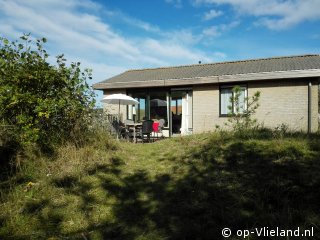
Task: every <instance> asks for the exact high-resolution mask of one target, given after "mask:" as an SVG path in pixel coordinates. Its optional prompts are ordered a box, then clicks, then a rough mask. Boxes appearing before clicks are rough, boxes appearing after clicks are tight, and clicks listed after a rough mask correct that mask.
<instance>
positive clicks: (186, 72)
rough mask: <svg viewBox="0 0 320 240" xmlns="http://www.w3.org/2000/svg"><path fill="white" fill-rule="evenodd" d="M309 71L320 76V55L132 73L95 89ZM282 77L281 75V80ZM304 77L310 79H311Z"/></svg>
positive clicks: (99, 85)
mask: <svg viewBox="0 0 320 240" xmlns="http://www.w3.org/2000/svg"><path fill="white" fill-rule="evenodd" d="M305 70H313V71H311V75H312V76H320V55H302V56H289V57H274V58H264V59H253V60H243V61H234V62H219V63H209V64H196V65H187V66H178V67H163V68H150V69H138V70H129V71H126V72H124V73H122V74H119V75H117V76H114V77H112V78H109V79H107V80H104V81H102V82H100V83H97V84H94V86H93V87H94V88H95V89H108V88H132V87H146V86H148V87H152V86H165V85H167V86H169V85H171V86H174V85H183V84H184V85H188V84H198V83H199V84H201V83H209V82H219V81H224V82H227V81H232V80H233V81H236V80H238V81H243V80H246V79H247V78H248V80H254V77H256V79H257V80H259V79H262V78H261V76H260V75H261V74H263V78H265V79H269V78H271V79H272V78H284V77H285V76H284V74H286V76H288V77H294V75H292V74H287V73H288V72H291V73H295V74H296V75H297V73H301V72H304V74H306V72H305ZM271 73H273V74H271ZM275 73H277V74H275ZM279 74H281V76H280V75H279ZM272 76H274V77H272ZM303 76H305V77H308V76H309V75H308V74H307V75H303ZM303 76H301V77H303ZM251 78H253V79H251ZM177 80H179V81H177ZM190 80H192V81H190Z"/></svg>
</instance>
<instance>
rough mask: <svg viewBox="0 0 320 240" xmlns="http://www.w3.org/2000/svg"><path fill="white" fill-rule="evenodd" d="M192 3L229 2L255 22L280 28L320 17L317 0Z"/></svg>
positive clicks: (203, 0) (200, 1)
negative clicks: (254, 19)
mask: <svg viewBox="0 0 320 240" xmlns="http://www.w3.org/2000/svg"><path fill="white" fill-rule="evenodd" d="M193 2H194V4H196V5H199V4H204V3H205V4H214V5H217V4H218V5H219V4H220V5H221V4H229V5H231V6H232V7H233V8H234V10H235V11H236V12H238V13H240V14H243V15H252V16H256V17H258V18H259V20H258V21H257V24H260V25H264V26H266V27H268V28H269V29H275V30H281V29H287V28H290V27H293V26H295V25H297V24H299V23H301V22H304V21H313V20H318V19H320V11H319V9H320V1H319V0H194V1H193Z"/></svg>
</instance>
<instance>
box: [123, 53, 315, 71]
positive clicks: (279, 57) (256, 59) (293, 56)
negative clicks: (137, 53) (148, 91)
mask: <svg viewBox="0 0 320 240" xmlns="http://www.w3.org/2000/svg"><path fill="white" fill-rule="evenodd" d="M316 56H320V54H304V55H291V56H275V57H268V58H253V59H245V60H236V61H226V62H213V63H202V64H190V65H180V66H167V67H156V68H141V69H129V70H127V71H125V72H138V71H145V70H158V69H172V68H183V67H194V66H208V65H218V64H229V63H242V62H255V61H261V60H274V59H286V58H299V57H316ZM125 72H123V73H125ZM123 73H122V74H123Z"/></svg>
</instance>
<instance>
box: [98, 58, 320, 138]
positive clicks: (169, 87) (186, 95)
mask: <svg viewBox="0 0 320 240" xmlns="http://www.w3.org/2000/svg"><path fill="white" fill-rule="evenodd" d="M319 80H320V55H302V56H289V57H274V58H265V59H253V60H245V61H232V62H218V63H210V64H196V65H187V66H177V67H163V68H150V69H138V70H128V71H126V72H124V73H122V74H119V75H117V76H114V77H112V78H109V79H107V80H105V81H102V82H99V83H96V84H94V85H93V87H94V89H97V90H102V91H103V94H104V95H105V96H107V95H110V94H114V93H124V94H127V95H130V96H132V97H133V98H136V99H137V100H138V101H139V102H140V104H139V105H136V106H121V114H122V118H123V119H132V120H134V121H142V120H143V119H164V120H165V128H164V129H165V130H164V132H165V134H166V135H167V136H171V135H174V134H190V133H200V132H206V131H212V130H214V129H215V126H216V125H220V126H224V123H225V122H226V120H227V118H228V116H227V114H228V112H229V110H228V106H229V105H230V97H231V96H232V94H233V93H232V91H231V89H232V88H233V87H234V86H235V85H238V86H240V87H241V91H242V92H241V93H242V94H241V96H242V97H243V98H244V97H250V96H252V95H253V94H254V93H255V92H257V91H260V93H261V96H260V99H259V104H260V107H259V108H258V109H257V112H256V114H255V116H254V117H255V118H256V119H257V120H258V121H259V122H260V123H263V124H264V126H266V127H270V128H275V127H277V126H280V125H281V124H286V125H287V126H288V127H289V129H291V130H295V131H305V132H307V131H308V132H315V131H317V130H318V118H319V115H318V114H319V99H318V91H319V82H320V81H319ZM105 110H106V111H107V112H108V113H110V114H112V113H118V107H117V106H105Z"/></svg>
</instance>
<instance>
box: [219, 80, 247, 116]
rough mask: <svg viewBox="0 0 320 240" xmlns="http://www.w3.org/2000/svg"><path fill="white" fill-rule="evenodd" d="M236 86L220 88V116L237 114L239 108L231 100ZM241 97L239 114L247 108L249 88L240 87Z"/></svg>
mask: <svg viewBox="0 0 320 240" xmlns="http://www.w3.org/2000/svg"><path fill="white" fill-rule="evenodd" d="M233 88H234V86H221V87H220V116H228V114H230V113H235V112H236V111H237V107H236V106H234V105H233V104H232V101H231V98H232V97H233V96H234V92H233ZM240 90H241V91H240V96H239V106H238V107H239V112H240V113H241V112H243V111H244V110H245V109H246V107H247V103H246V99H247V87H246V86H240Z"/></svg>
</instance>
